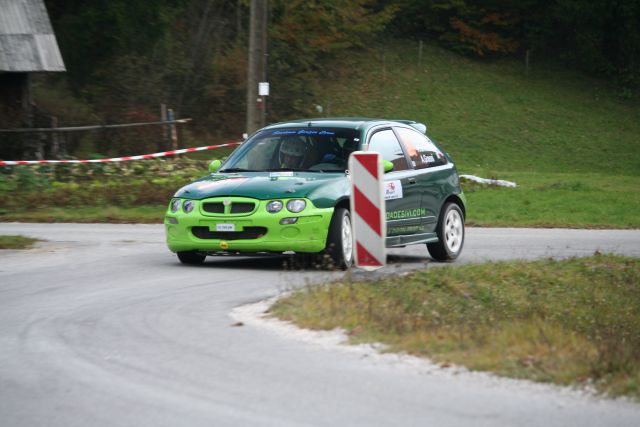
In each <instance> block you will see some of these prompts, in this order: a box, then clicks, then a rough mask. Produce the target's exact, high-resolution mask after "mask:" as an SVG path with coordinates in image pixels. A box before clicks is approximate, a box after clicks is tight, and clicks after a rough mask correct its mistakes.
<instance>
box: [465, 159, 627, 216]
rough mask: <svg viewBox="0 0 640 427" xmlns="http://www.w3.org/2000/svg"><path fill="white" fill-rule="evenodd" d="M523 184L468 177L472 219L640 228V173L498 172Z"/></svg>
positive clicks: (499, 175)
mask: <svg viewBox="0 0 640 427" xmlns="http://www.w3.org/2000/svg"><path fill="white" fill-rule="evenodd" d="M476 175H480V176H482V177H498V178H501V179H507V180H510V181H515V182H516V183H517V184H518V187H517V188H505V187H495V186H487V185H480V184H475V183H471V182H463V184H462V187H463V189H464V192H465V194H466V195H467V201H468V204H467V222H468V224H469V225H477V226H491V227H567V228H640V216H638V211H640V177H637V176H612V175H600V174H567V173H547V174H538V173H526V172H519V173H518V172H512V173H500V174H497V173H494V172H486V171H477V173H476Z"/></svg>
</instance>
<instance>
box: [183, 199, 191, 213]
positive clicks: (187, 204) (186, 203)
mask: <svg viewBox="0 0 640 427" xmlns="http://www.w3.org/2000/svg"><path fill="white" fill-rule="evenodd" d="M193 206H194V204H193V202H192V201H191V200H185V201H184V204H183V205H182V210H183V211H184V212H185V213H189V212H191V211H192V210H193Z"/></svg>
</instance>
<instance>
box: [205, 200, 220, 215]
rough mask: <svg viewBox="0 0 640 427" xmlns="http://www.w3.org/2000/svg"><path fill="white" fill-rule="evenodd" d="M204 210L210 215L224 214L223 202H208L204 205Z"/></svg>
mask: <svg viewBox="0 0 640 427" xmlns="http://www.w3.org/2000/svg"><path fill="white" fill-rule="evenodd" d="M202 209H203V210H204V211H205V212H209V213H220V214H221V213H224V205H223V204H222V202H207V203H203V204H202Z"/></svg>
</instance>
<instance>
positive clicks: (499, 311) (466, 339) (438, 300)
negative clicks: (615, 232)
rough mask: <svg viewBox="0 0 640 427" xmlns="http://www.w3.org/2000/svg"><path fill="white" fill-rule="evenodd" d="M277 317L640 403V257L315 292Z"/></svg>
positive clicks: (436, 275)
mask: <svg viewBox="0 0 640 427" xmlns="http://www.w3.org/2000/svg"><path fill="white" fill-rule="evenodd" d="M272 312H273V313H275V314H276V315H277V316H278V317H280V318H283V319H287V320H293V321H295V322H296V323H297V324H298V325H300V326H302V327H307V328H314V329H333V328H336V327H341V328H345V329H346V330H347V332H348V333H349V335H350V336H351V339H352V340H353V341H356V342H371V341H381V342H383V343H385V344H387V345H388V350H389V351H398V352H402V351H404V352H408V353H411V354H416V355H421V356H427V357H429V358H432V359H433V360H435V361H438V362H442V363H446V364H448V363H450V362H453V363H457V364H463V365H465V366H467V367H469V368H471V369H476V370H488V371H493V372H496V373H499V374H501V375H507V376H512V377H516V378H528V379H533V380H536V381H544V382H555V383H559V384H592V385H594V386H595V387H596V388H597V389H598V390H600V391H602V392H607V393H611V394H614V395H630V396H635V397H639V398H640V334H639V333H638V331H640V260H638V259H634V258H625V257H619V256H613V255H596V256H593V257H591V258H579V259H570V260H565V261H556V260H543V261H537V262H510V263H489V264H482V265H470V266H460V267H456V268H441V269H437V271H434V270H433V269H428V270H426V271H421V272H416V273H411V274H409V275H403V276H402V277H398V276H391V277H388V278H385V279H381V280H379V281H375V282H358V283H350V282H340V283H335V284H330V285H326V286H312V287H308V288H306V289H305V290H303V291H297V292H294V293H293V294H292V295H291V296H288V297H285V298H284V299H282V300H280V301H278V302H277V303H276V305H275V306H274V307H272Z"/></svg>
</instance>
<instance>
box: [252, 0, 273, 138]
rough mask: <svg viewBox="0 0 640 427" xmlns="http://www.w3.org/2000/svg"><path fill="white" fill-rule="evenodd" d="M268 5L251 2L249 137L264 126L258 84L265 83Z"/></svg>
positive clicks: (263, 0)
mask: <svg viewBox="0 0 640 427" xmlns="http://www.w3.org/2000/svg"><path fill="white" fill-rule="evenodd" d="M268 3H269V2H268V0H251V13H250V17H249V70H248V73H247V133H248V134H249V135H251V134H252V133H253V132H255V131H256V130H258V129H260V128H261V127H263V126H264V124H265V117H266V109H267V105H266V104H267V103H266V101H267V99H266V97H265V96H260V95H259V94H258V83H260V82H266V81H267V19H268V10H269V7H268Z"/></svg>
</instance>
